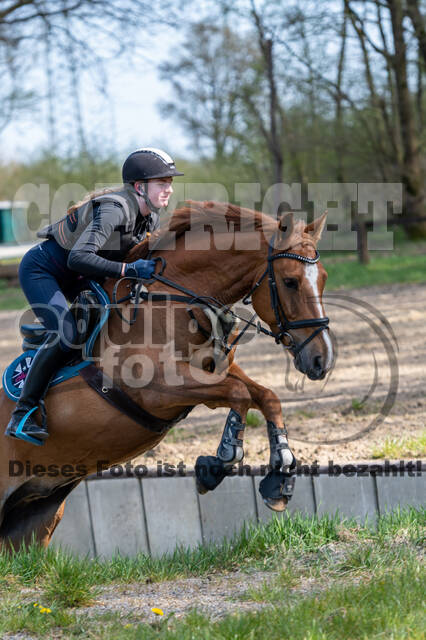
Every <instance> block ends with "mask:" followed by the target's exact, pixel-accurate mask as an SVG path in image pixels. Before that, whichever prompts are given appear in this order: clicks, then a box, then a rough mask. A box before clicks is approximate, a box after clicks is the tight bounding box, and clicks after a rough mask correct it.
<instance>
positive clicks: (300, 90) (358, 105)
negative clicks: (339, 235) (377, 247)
mask: <svg viewBox="0 0 426 640" xmlns="http://www.w3.org/2000/svg"><path fill="white" fill-rule="evenodd" d="M0 7H1V8H0V74H1V80H2V82H1V84H0V86H1V89H0V91H1V92H2V93H0V126H1V123H2V121H3V122H5V121H7V119H8V118H10V117H18V115H19V112H20V111H22V110H24V109H28V108H30V109H34V108H35V104H37V102H39V101H40V100H44V101H47V104H48V107H49V108H48V118H47V122H46V127H47V129H48V131H49V150H50V151H52V152H53V153H58V152H59V153H61V152H62V153H63V152H64V151H65V152H66V154H68V155H69V153H70V150H69V148H65V149H64V148H63V147H61V137H63V129H64V121H63V120H62V121H61V125H60V127H59V126H58V118H57V110H58V108H59V107H58V101H60V102H62V103H64V102H65V103H66V105H67V109H68V111H69V119H70V122H72V129H73V131H74V138H73V145H74V149H75V150H76V151H77V153H80V154H81V153H82V154H83V155H85V156H90V155H91V154H92V156H93V145H92V144H91V136H90V132H88V131H87V130H86V127H85V118H84V115H85V114H84V108H83V106H82V103H83V102H84V101H83V97H84V95H83V94H84V91H83V89H82V87H81V83H80V80H81V73H80V72H81V70H82V69H86V70H87V69H89V68H91V69H94V70H95V71H94V81H95V83H96V84H97V86H98V88H99V91H101V92H103V96H104V100H103V105H104V107H103V110H105V111H106V110H107V107H108V74H107V73H106V72H104V70H103V62H104V58H103V56H102V55H101V54H100V53H99V51H100V50H103V51H105V47H100V46H99V43H101V42H103V43H104V44H105V42H107V43H108V45H109V46H108V47H106V50H108V51H109V53H110V55H118V54H119V53H120V52H121V51H125V52H131V51H132V48H133V47H134V45H135V41H137V42H139V41H141V42H142V44H143V38H142V37H141V35H142V34H143V33H144V29H145V30H146V24H147V17H148V16H149V21H150V24H153V25H159V27H158V28H159V29H160V31H159V33H161V29H164V28H167V29H168V30H169V32H170V33H172V34H173V38H172V40H173V43H172V44H171V46H170V55H168V56H167V62H163V63H162V64H161V66H160V73H161V77H162V79H163V82H164V83H165V85H168V86H169V87H170V89H171V97H169V98H168V99H167V100H164V101H163V102H162V103H161V104H160V105H159V106H160V108H161V110H162V114H163V116H164V117H165V118H173V119H174V122H175V123H176V126H177V127H180V128H181V129H182V130H183V131H184V132H185V133H186V135H187V137H188V138H189V139H190V141H191V144H192V147H193V151H194V154H195V159H194V161H193V162H192V164H191V163H189V164H188V168H189V170H190V176H191V177H192V178H195V179H197V178H199V179H204V180H205V179H206V178H207V177H208V179H209V181H211V182H214V181H219V182H223V183H224V184H226V185H228V184H229V185H231V184H232V183H234V182H235V181H242V182H244V181H246V182H250V181H260V182H261V184H262V187H263V190H264V191H265V190H266V189H267V188H268V187H269V185H271V184H274V183H278V182H285V183H291V182H293V181H296V182H299V183H301V184H302V185H304V184H306V183H308V182H391V183H392V182H402V183H403V185H404V189H405V197H404V214H405V215H404V219H405V221H406V229H407V231H408V233H409V234H410V235H413V236H414V235H426V222H423V221H421V219H422V218H425V217H426V212H425V208H426V201H425V186H424V184H425V179H424V178H425V165H426V159H425V151H424V150H425V138H426V133H425V131H426V127H425V121H426V118H425V109H426V98H425V91H424V84H425V69H426V57H425V54H426V26H425V13H426V3H425V0H339V2H331V0H330V1H329V0H324V1H323V2H321V3H318V2H314V1H313V0H306V2H304V3H303V4H300V3H297V2H296V1H295V0H294V1H292V0H290V1H289V2H285V3H283V2H282V0H267V1H266V0H234V1H233V2H230V1H229V0H205V2H204V3H201V4H199V3H193V2H192V1H191V0H188V1H187V2H186V3H185V4H184V5H180V6H179V9H176V8H175V6H174V4H173V3H170V4H169V3H167V2H165V3H161V7H160V9H155V8H153V7H151V6H148V3H147V2H146V1H145V0H135V1H133V2H130V0H112V1H111V2H109V3H105V2H103V1H101V0H59V1H58V0H20V1H18V0H15V1H13V0H6V1H5V2H3V3H1V4H0ZM184 10H185V13H184ZM58 59H60V60H61V64H62V67H61V74H59V75H58ZM29 60H31V64H32V66H34V65H36V66H38V68H39V69H40V74H42V76H43V78H44V80H43V83H42V86H43V89H42V90H40V92H39V93H38V95H34V92H30V91H28V90H27V89H26V84H25V70H26V68H27V66H28V62H29ZM141 108H143V96H142V95H141ZM112 146H113V144H112ZM92 161H93V163H96V157H92ZM229 192H230V194H231V195H232V193H233V191H232V189H230V191H229ZM276 198H277V199H279V198H280V194H279V193H276ZM302 205H303V203H302Z"/></svg>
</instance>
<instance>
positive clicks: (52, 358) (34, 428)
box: [5, 334, 66, 445]
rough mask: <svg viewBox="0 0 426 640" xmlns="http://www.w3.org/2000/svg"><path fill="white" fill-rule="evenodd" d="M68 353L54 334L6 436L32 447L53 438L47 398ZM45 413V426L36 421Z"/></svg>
mask: <svg viewBox="0 0 426 640" xmlns="http://www.w3.org/2000/svg"><path fill="white" fill-rule="evenodd" d="M65 355H66V354H65V353H64V352H63V350H62V349H61V347H60V346H59V339H58V336H57V335H56V334H50V335H49V336H48V337H47V338H46V340H45V341H44V342H43V344H42V345H41V347H40V348H39V350H38V351H37V353H36V355H35V356H34V359H33V361H32V363H31V366H30V368H29V371H28V374H27V377H26V378H25V383H24V386H23V388H22V392H21V396H20V398H19V400H18V402H17V404H16V408H15V410H14V411H13V413H12V417H11V419H10V422H9V424H8V425H7V428H6V431H5V435H6V436H12V437H15V438H20V439H22V440H26V441H27V442H31V443H32V444H39V445H40V444H43V441H44V440H46V438H48V437H49V433H48V431H47V428H46V417H45V410H44V402H43V397H44V395H45V393H46V391H47V387H48V385H49V382H50V380H51V378H52V376H53V375H54V374H55V373H56V371H57V370H58V369H59V367H60V366H61V365H62V363H63V361H64V358H65ZM39 406H40V409H41V413H42V425H41V426H39V425H38V424H37V422H36V419H35V413H36V410H37V409H38V408H39Z"/></svg>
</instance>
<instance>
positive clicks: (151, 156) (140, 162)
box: [122, 147, 183, 182]
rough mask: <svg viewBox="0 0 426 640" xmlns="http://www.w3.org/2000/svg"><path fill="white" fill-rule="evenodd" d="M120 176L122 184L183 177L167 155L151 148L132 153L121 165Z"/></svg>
mask: <svg viewBox="0 0 426 640" xmlns="http://www.w3.org/2000/svg"><path fill="white" fill-rule="evenodd" d="M122 174H123V182H136V181H137V180H144V181H145V180H152V179H153V178H171V177H173V176H183V173H182V172H181V171H178V170H177V169H176V166H175V163H174V161H173V159H172V158H171V157H170V156H169V154H168V153H165V152H164V151H161V149H154V148H152V147H143V148H142V149H137V150H136V151H133V153H131V154H130V155H129V157H128V158H127V159H126V161H125V162H124V164H123V171H122Z"/></svg>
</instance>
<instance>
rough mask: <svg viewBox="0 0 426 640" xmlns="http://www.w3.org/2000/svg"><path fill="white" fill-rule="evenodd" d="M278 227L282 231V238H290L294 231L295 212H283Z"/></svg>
mask: <svg viewBox="0 0 426 640" xmlns="http://www.w3.org/2000/svg"><path fill="white" fill-rule="evenodd" d="M278 229H279V230H280V231H281V234H282V238H281V239H283V238H286V239H288V238H290V236H291V234H292V233H293V231H294V220H293V212H292V211H288V212H287V213H283V214H281V215H280V216H279V218H278Z"/></svg>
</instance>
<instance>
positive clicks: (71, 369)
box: [3, 281, 109, 402]
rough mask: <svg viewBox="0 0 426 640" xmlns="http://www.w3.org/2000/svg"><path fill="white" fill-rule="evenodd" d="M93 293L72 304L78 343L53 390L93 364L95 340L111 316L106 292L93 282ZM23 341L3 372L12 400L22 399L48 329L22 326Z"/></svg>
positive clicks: (85, 292)
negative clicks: (28, 377)
mask: <svg viewBox="0 0 426 640" xmlns="http://www.w3.org/2000/svg"><path fill="white" fill-rule="evenodd" d="M90 286H91V289H90V290H85V291H82V292H80V293H79V294H78V296H77V298H76V299H75V300H74V302H73V304H72V305H71V312H72V313H73V314H74V318H75V321H76V326H77V340H76V344H78V345H81V348H79V349H74V350H73V352H72V353H70V358H69V360H68V363H67V365H66V366H64V367H62V368H61V369H59V370H58V372H57V373H56V374H55V375H54V376H53V378H52V380H51V381H50V384H49V387H51V386H55V385H57V384H59V383H60V382H64V381H65V380H68V379H69V378H73V377H74V376H77V375H78V374H79V373H80V371H81V369H83V368H84V367H87V366H89V365H90V364H91V355H92V350H93V345H94V343H95V340H96V338H97V336H98V334H99V332H100V330H101V329H102V327H103V325H104V324H105V322H106V320H107V318H108V316H109V298H108V295H107V294H106V292H105V291H104V289H103V288H102V287H101V286H100V285H99V284H98V283H96V282H94V281H90ZM20 331H21V335H22V338H23V342H22V351H23V353H21V355H19V356H18V357H17V358H16V359H15V360H14V361H13V362H11V363H10V364H9V366H8V367H7V368H6V370H5V371H4V373H3V388H4V390H5V392H6V394H7V395H8V396H9V398H10V399H11V400H15V402H16V401H17V400H19V397H20V395H21V389H22V387H23V386H24V382H25V378H26V375H27V373H28V370H29V368H30V366H31V363H32V360H33V358H34V356H35V354H36V353H37V349H38V348H39V347H40V346H41V344H42V343H43V342H44V340H45V339H46V336H47V329H46V328H45V327H44V326H43V325H42V324H40V323H33V324H23V325H22V326H21V327H20Z"/></svg>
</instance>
